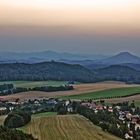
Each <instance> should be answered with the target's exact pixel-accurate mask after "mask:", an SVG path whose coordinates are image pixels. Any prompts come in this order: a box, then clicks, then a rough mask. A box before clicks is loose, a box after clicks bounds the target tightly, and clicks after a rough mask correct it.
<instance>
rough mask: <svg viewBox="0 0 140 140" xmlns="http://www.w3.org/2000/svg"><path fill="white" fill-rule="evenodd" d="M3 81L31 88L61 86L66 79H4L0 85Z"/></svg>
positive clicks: (0, 83)
mask: <svg viewBox="0 0 140 140" xmlns="http://www.w3.org/2000/svg"><path fill="white" fill-rule="evenodd" d="M4 83H8V84H14V86H15V87H23V88H33V87H40V86H61V85H64V84H67V81H5V82H0V85H2V84H4Z"/></svg>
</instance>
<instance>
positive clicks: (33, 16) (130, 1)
mask: <svg viewBox="0 0 140 140" xmlns="http://www.w3.org/2000/svg"><path fill="white" fill-rule="evenodd" d="M139 7H140V1H138V0H107V1H105V0H98V1H96V0H71V1H69V0H60V1H57V0H30V1H29V0H20V1H19V0H12V1H11V0H0V51H21V52H31V51H45V50H52V51H57V52H70V53H73V52H74V53H90V54H116V53H118V52H123V51H125V52H126V51H129V52H131V53H134V54H136V55H139V52H140V47H139V46H140V16H139V14H140V8H139Z"/></svg>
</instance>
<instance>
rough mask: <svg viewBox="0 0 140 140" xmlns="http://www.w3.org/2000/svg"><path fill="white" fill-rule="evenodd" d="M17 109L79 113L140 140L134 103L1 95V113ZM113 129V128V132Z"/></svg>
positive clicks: (139, 121) (139, 111) (138, 115)
mask: <svg viewBox="0 0 140 140" xmlns="http://www.w3.org/2000/svg"><path fill="white" fill-rule="evenodd" d="M14 110H22V111H26V112H30V113H31V114H37V113H42V112H57V114H58V115H66V114H80V115H83V116H85V117H86V118H88V119H89V120H90V121H92V122H93V123H94V124H95V125H98V126H100V127H101V128H102V129H103V130H104V131H107V132H109V133H112V134H114V135H116V136H118V137H121V138H124V139H132V140H133V139H136V140H139V136H140V108H139V107H137V106H135V102H134V101H133V102H132V103H129V102H123V103H116V104H109V103H107V102H105V101H104V100H99V101H95V100H63V99H55V98H41V99H32V100H31V99H29V100H25V101H20V100H19V99H16V100H15V101H12V102H11V101H6V100H3V98H0V115H8V113H10V112H12V111H14ZM113 129H114V131H113ZM115 129H117V130H121V131H122V132H121V131H120V133H119V131H118V132H116V130H115Z"/></svg>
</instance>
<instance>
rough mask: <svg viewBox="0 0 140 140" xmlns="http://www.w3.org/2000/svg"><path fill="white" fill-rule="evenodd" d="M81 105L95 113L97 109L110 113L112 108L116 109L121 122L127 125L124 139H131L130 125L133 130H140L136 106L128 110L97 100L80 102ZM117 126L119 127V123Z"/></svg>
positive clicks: (112, 110) (139, 117) (139, 119)
mask: <svg viewBox="0 0 140 140" xmlns="http://www.w3.org/2000/svg"><path fill="white" fill-rule="evenodd" d="M81 106H84V107H87V108H89V109H92V110H94V112H95V113H97V112H98V111H104V110H107V111H108V112H110V113H113V112H114V109H115V110H116V112H115V113H116V116H117V119H118V120H119V121H121V122H122V123H123V124H126V125H127V127H128V130H129V132H128V133H126V134H125V139H133V131H131V127H132V125H133V127H134V131H137V130H139V132H140V115H139V114H137V113H136V107H132V108H131V111H130V110H129V111H128V110H127V109H126V110H123V111H122V106H119V105H116V106H114V105H113V106H112V105H104V104H102V103H97V102H94V101H93V102H89V101H88V102H82V103H81ZM117 125H118V128H119V127H120V125H119V124H117Z"/></svg>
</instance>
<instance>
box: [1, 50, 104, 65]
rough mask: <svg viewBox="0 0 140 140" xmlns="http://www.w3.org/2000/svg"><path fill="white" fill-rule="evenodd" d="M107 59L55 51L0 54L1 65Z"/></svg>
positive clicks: (101, 56)
mask: <svg viewBox="0 0 140 140" xmlns="http://www.w3.org/2000/svg"><path fill="white" fill-rule="evenodd" d="M103 58H106V56H104V55H94V54H93V55H90V54H72V53H66V52H64V53H59V52H55V51H43V52H30V53H22V52H19V53H18V52H0V63H15V62H19V63H39V62H45V61H51V60H55V61H61V60H68V61H74V60H77V61H81V60H95V59H103Z"/></svg>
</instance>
